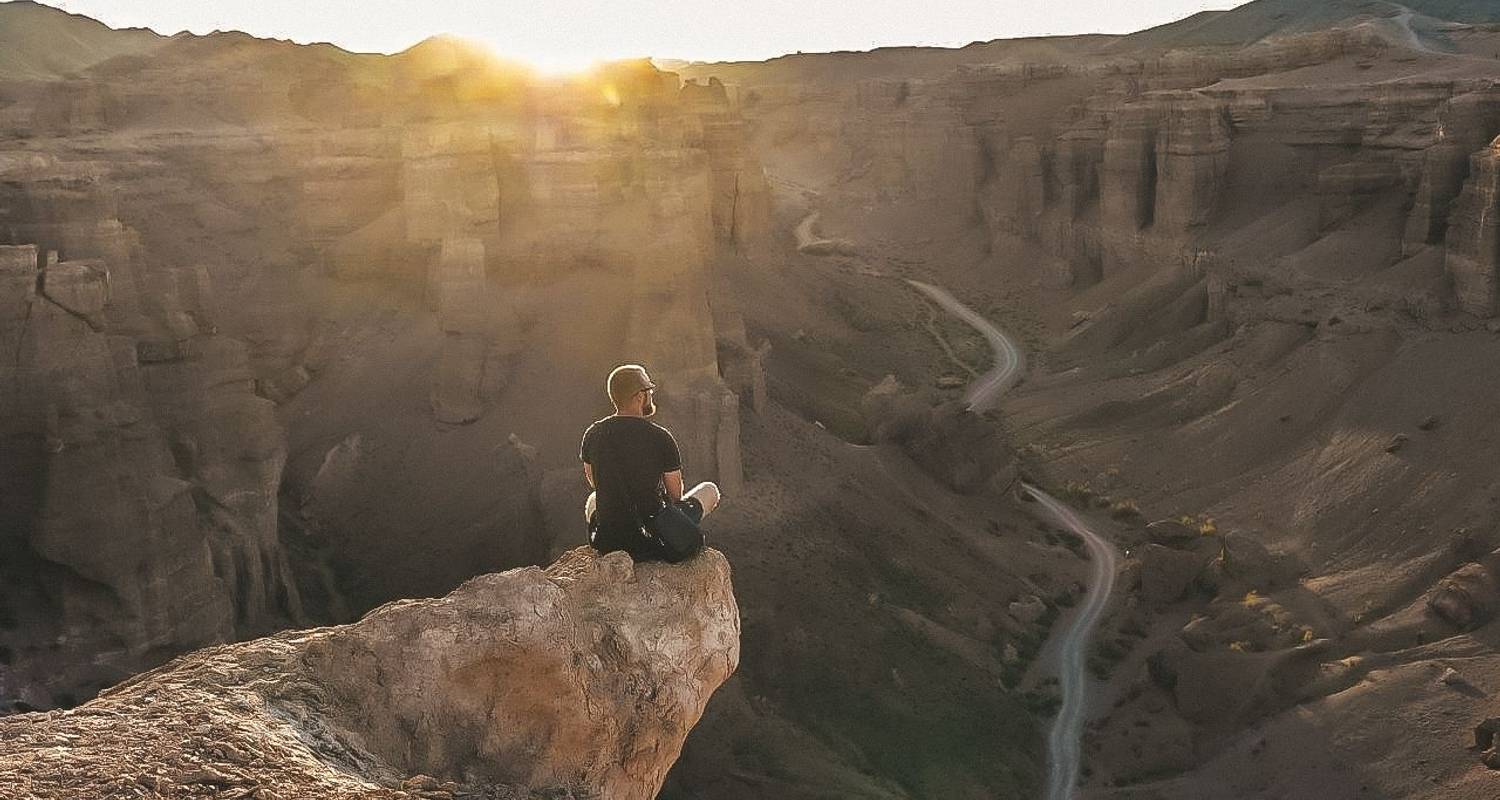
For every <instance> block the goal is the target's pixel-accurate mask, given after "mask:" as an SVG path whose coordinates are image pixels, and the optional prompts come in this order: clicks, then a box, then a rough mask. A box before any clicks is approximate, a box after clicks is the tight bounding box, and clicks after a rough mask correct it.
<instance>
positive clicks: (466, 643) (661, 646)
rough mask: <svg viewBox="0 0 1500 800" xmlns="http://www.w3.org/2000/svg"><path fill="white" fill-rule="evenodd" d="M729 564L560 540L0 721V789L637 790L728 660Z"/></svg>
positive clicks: (732, 624) (639, 796) (107, 793)
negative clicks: (527, 562) (327, 619)
mask: <svg viewBox="0 0 1500 800" xmlns="http://www.w3.org/2000/svg"><path fill="white" fill-rule="evenodd" d="M739 634H740V620H739V611H738V609H737V607H736V605H735V598H734V593H733V590H732V587H731V585H730V577H729V565H728V563H727V562H726V561H725V560H724V557H723V556H722V555H720V554H719V553H718V552H717V551H713V550H709V551H706V552H705V553H704V554H703V555H702V556H700V557H698V558H696V559H694V560H693V561H691V562H688V563H687V564H685V565H680V566H669V565H662V564H639V565H635V564H632V563H631V560H630V558H629V557H628V556H626V555H624V554H623V553H616V554H612V555H609V556H604V557H597V556H595V555H594V554H593V553H592V551H589V550H584V549H580V550H575V551H573V552H571V553H568V554H567V555H565V556H564V557H563V558H562V559H561V560H559V561H558V562H557V563H555V564H553V565H552V566H551V567H549V568H547V569H546V570H542V569H539V568H534V567H533V568H528V569H522V570H514V571H511V572H506V573H503V574H492V575H484V576H481V577H478V578H475V579H473V580H471V581H469V582H468V583H466V584H464V585H463V586H462V587H460V588H459V589H457V590H455V591H454V592H453V593H452V594H450V595H448V596H447V597H444V598H441V599H436V600H417V601H403V602H398V603H392V604H390V605H386V606H383V607H381V608H379V609H377V610H375V611H374V612H372V613H370V614H369V615H367V616H366V617H365V618H364V619H362V620H360V621H359V622H357V623H355V624H351V625H345V626H342V627H335V628H319V629H313V630H305V631H293V632H288V633H284V634H280V635H277V636H274V637H271V638H267V639H259V640H254V641H250V642H246V643H243V644H237V645H230V646H223V647H216V648H211V649H207V650H202V651H199V652H196V653H192V654H190V655H187V656H184V657H181V658H179V659H177V660H175V661H173V662H172V663H171V664H168V665H167V666H165V667H162V668H160V669H157V670H154V671H152V672H149V673H146V674H144V675H141V676H139V677H137V678H135V679H133V680H131V681H129V682H128V683H126V684H124V685H122V686H119V687H116V688H115V689H112V690H110V691H109V692H107V693H105V694H104V695H102V696H100V697H99V698H97V699H95V700H94V701H92V702H90V703H88V704H86V705H84V706H82V707H80V708H77V709H74V710H72V711H63V712H51V713H47V714H31V715H21V716H13V717H9V718H6V719H4V720H0V732H3V734H0V794H4V795H6V796H17V797H21V796H24V797H33V798H39V799H40V798H58V799H59V800H60V799H61V798H77V799H78V800H85V799H87V798H102V797H114V796H119V794H120V793H121V792H136V793H142V792H144V793H150V794H153V795H156V796H170V795H175V794H179V793H190V792H201V791H217V792H226V791H239V792H242V793H245V794H246V795H247V796H249V795H252V794H253V795H254V796H267V797H284V798H289V797H309V796H319V797H355V796H358V797H402V796H411V795H409V794H401V792H402V791H403V790H405V791H410V792H423V791H425V792H428V793H426V794H421V795H420V796H423V797H450V796H452V795H453V794H454V793H455V792H457V791H459V790H460V789H462V790H465V791H468V792H472V793H476V794H480V795H482V796H487V797H488V796H495V797H532V796H535V795H533V794H530V792H531V791H542V790H556V791H563V792H573V793H574V794H573V795H571V796H579V797H608V798H617V799H618V800H649V798H652V797H655V796H656V793H657V791H658V790H659V789H660V787H661V785H662V782H663V780H665V778H666V774H667V770H668V769H669V768H670V767H671V766H672V763H673V762H674V761H675V760H676V758H677V755H678V753H679V752H680V751H681V748H682V744H683V740H684V739H685V738H686V737H687V734H688V731H690V730H691V729H692V728H693V726H694V724H696V723H697V721H698V719H699V717H700V716H701V715H702V714H703V709H704V707H705V705H706V704H707V703H708V700H709V698H710V696H712V694H713V693H714V691H715V690H716V689H717V688H718V687H719V685H720V684H722V683H723V682H724V681H725V680H726V679H727V678H728V677H729V676H730V675H731V674H732V673H733V672H734V670H735V668H736V667H737V665H738V663H739Z"/></svg>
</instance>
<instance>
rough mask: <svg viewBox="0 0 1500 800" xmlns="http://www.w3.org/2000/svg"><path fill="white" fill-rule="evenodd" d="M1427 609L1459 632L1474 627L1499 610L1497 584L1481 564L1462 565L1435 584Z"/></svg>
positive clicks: (1498, 583)
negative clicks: (1457, 628)
mask: <svg viewBox="0 0 1500 800" xmlns="http://www.w3.org/2000/svg"><path fill="white" fill-rule="evenodd" d="M1427 607H1428V608H1430V609H1432V612H1433V613H1434V614H1437V615H1438V616H1439V617H1442V618H1443V619H1445V620H1447V621H1449V622H1451V623H1453V624H1454V625H1457V626H1458V627H1460V628H1466V629H1467V628H1474V627H1477V626H1479V625H1481V624H1483V623H1485V622H1488V621H1489V620H1490V618H1491V617H1493V616H1494V615H1495V610H1496V609H1497V608H1500V580H1497V579H1496V576H1495V573H1493V572H1491V571H1490V570H1489V569H1488V568H1486V567H1485V565H1483V564H1478V563H1471V564H1465V565H1463V566H1462V567H1459V568H1458V569H1457V570H1454V571H1453V573H1452V574H1450V575H1448V576H1447V577H1445V578H1443V579H1442V580H1440V581H1438V585H1437V588H1435V589H1434V590H1433V592H1432V594H1431V595H1430V596H1429V597H1428V598H1427Z"/></svg>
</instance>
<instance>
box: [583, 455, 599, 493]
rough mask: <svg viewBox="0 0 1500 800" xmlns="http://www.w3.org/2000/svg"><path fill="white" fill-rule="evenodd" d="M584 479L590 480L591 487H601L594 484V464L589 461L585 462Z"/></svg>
mask: <svg viewBox="0 0 1500 800" xmlns="http://www.w3.org/2000/svg"><path fill="white" fill-rule="evenodd" d="M583 479H584V480H586V481H588V482H589V488H590V489H597V488H599V487H597V486H595V485H594V465H593V464H590V463H589V462H587V461H585V462H583Z"/></svg>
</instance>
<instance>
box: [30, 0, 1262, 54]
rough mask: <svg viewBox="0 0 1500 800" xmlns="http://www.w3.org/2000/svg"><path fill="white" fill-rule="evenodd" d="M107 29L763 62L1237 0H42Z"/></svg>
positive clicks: (1145, 20)
mask: <svg viewBox="0 0 1500 800" xmlns="http://www.w3.org/2000/svg"><path fill="white" fill-rule="evenodd" d="M48 3H49V5H55V6H58V7H60V8H64V9H67V10H68V11H72V12H74V13H77V14H85V15H87V16H90V17H94V18H95V19H98V20H102V21H103V22H105V23H107V24H109V25H111V26H113V27H117V28H118V27H127V26H143V27H149V28H153V29H155V30H157V31H159V32H161V33H168V34H170V33H176V32H178V31H181V30H190V31H193V32H194V33H208V32H209V31H212V30H216V29H222V30H243V31H247V32H249V33H252V34H255V35H256V36H265V37H275V38H279V39H292V40H294V41H298V42H319V41H327V42H333V43H334V44H337V45H340V46H342V47H345V48H347V49H350V50H358V51H374V52H387V53H388V52H395V51H398V50H403V49H405V48H407V47H410V46H411V45H413V44H416V43H417V42H419V41H421V40H422V39H425V38H427V37H428V36H431V35H433V34H437V33H452V34H457V35H460V36H464V37H468V38H472V39H477V40H480V41H483V42H487V43H489V44H490V45H492V46H493V47H494V48H495V49H496V50H497V51H498V52H499V53H501V54H502V55H505V56H509V57H512V58H517V59H521V60H525V61H530V62H531V63H533V64H535V65H537V66H538V67H541V68H544V69H568V68H575V67H582V66H586V65H587V64H589V63H590V62H592V61H595V60H600V59H611V58H624V57H633V56H647V55H649V56H654V57H657V58H685V59H698V60H714V61H723V60H735V59H762V58H769V57H772V56H777V55H781V54H784V53H791V52H796V51H798V50H802V51H807V52H814V51H827V50H867V49H869V48H872V47H878V46H884V45H903V44H907V45H943V46H957V45H963V44H967V43H969V42H971V41H976V40H986V39H997V38H1009V37H1017V36H1038V35H1047V34H1068V33H1100V32H1102V33H1127V32H1131V31H1136V30H1140V29H1142V28H1148V27H1151V26H1153V25H1159V24H1161V23H1164V22H1170V21H1172V20H1176V19H1180V18H1182V17H1185V16H1188V15H1189V14H1193V13H1196V12H1198V11H1203V10H1205V9H1210V8H1229V7H1232V6H1234V5H1238V2H1236V0H865V2H848V1H847V0H696V2H690V3H684V2H672V3H667V2H658V0H634V2H624V3H622V2H607V1H606V0H48Z"/></svg>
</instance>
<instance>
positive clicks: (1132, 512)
mask: <svg viewBox="0 0 1500 800" xmlns="http://www.w3.org/2000/svg"><path fill="white" fill-rule="evenodd" d="M1109 515H1110V516H1111V517H1114V518H1115V519H1119V520H1129V519H1140V516H1141V507H1140V506H1139V505H1136V502H1135V501H1134V500H1120V501H1118V502H1116V503H1114V504H1112V505H1111V506H1110V507H1109Z"/></svg>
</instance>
